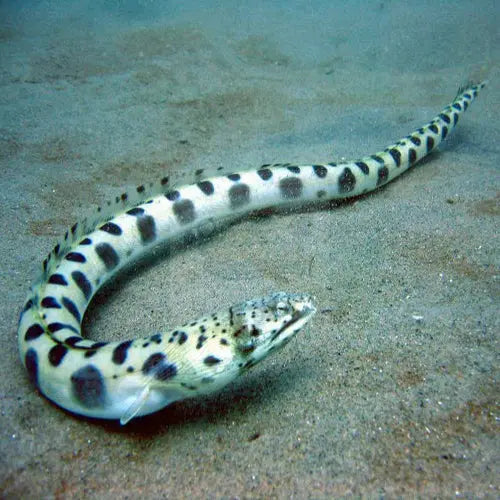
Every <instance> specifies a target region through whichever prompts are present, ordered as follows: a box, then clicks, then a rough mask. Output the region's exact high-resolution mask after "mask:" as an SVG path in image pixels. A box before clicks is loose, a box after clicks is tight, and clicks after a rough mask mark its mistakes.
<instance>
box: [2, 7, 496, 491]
mask: <svg viewBox="0 0 500 500" xmlns="http://www.w3.org/2000/svg"><path fill="white" fill-rule="evenodd" d="M499 18H500V15H499V9H498V5H496V2H494V1H487V0H483V1H477V2H469V1H460V2H453V3H451V2H441V1H430V0H427V1H420V2H391V1H379V2H365V1H360V0H358V1H352V2H340V1H339V2H336V1H331V0H330V1H318V2H314V3H312V2H306V1H287V2H285V1H283V2H278V1H277V2H263V1H262V2H261V1H257V2H252V4H251V6H241V5H238V4H237V2H231V1H229V0H226V1H217V2H202V3H201V4H200V2H195V1H191V0H189V1H184V2H182V3H174V2H159V1H153V0H151V1H147V0H142V1H141V0H137V1H135V2H134V1H131V0H129V1H122V2H110V1H100V2H49V1H46V2H23V3H22V5H20V3H18V2H3V3H2V4H1V5H0V85H1V89H2V91H1V93H0V172H1V177H0V183H1V189H0V196H1V206H2V210H1V212H0V218H1V227H2V229H3V234H2V238H1V239H0V245H1V255H2V264H1V274H0V287H1V288H0V290H1V296H2V297H3V300H2V301H0V311H1V317H2V318H3V321H2V323H1V325H0V340H1V342H2V356H1V357H0V371H1V374H2V376H1V377H0V398H1V400H0V401H1V414H2V425H1V426H0V427H1V430H0V451H1V453H0V496H2V498H40V497H43V498H73V497H75V498H82V497H88V498H117V497H120V498H124V497H126V498H138V497H142V498H144V497H145V498H148V497H149V498H182V497H186V496H190V497H193V498H291V497H293V498H308V497H312V498H331V497H340V496H347V495H349V494H354V495H356V496H359V495H363V496H381V497H389V498H390V497H394V496H396V495H403V496H414V495H422V496H446V497H451V496H455V497H459V498H461V497H486V498H487V497H490V498H495V497H498V494H499V492H498V486H499V481H498V477H499V467H498V464H499V449H500V447H499V439H498V396H499V391H498V352H499V346H498V333H499V331H500V329H499V320H498V308H499V288H498V266H499V260H500V259H499V242H498V233H499V230H498V229H499V225H498V216H499V214H500V196H499V186H500V182H499V181H500V176H499V168H498V158H499V146H498V144H499V137H500V130H499V121H498V102H500V87H499V83H498V82H499V81H500V74H499V73H500V71H499V64H498V63H499V60H500V57H499V52H500V50H499V49H500V43H499V42H500V40H499V35H498V26H499V25H500V19H499ZM469 78H488V79H489V81H490V83H489V85H488V87H487V88H486V89H485V90H484V91H483V92H482V93H481V95H480V96H479V98H478V100H477V101H476V102H474V104H473V105H472V106H471V108H470V110H469V111H468V112H467V113H466V115H465V116H464V117H463V118H462V119H461V123H460V124H459V126H458V128H457V130H456V131H455V133H454V134H453V135H452V136H451V137H449V139H447V141H446V142H445V143H444V144H443V145H442V146H441V147H440V148H439V151H438V152H436V153H434V154H432V155H431V156H430V157H429V158H428V159H427V160H425V161H423V162H422V163H421V164H420V165H419V166H418V167H416V168H414V169H412V170H411V171H410V172H408V173H407V174H405V175H404V176H403V177H402V178H399V179H398V180H396V181H395V182H393V183H391V184H389V185H387V186H386V187H384V188H383V189H380V190H378V191H376V192H374V193H372V194H370V195H368V196H364V197H361V198H358V199H356V200H354V201H349V202H345V203H340V204H338V205H332V206H328V207H325V206H322V207H321V208H317V207H316V208H312V209H310V210H302V211H298V212H297V211H295V212H293V213H289V214H287V213H278V214H271V215H269V216H268V217H257V218H256V217H254V218H250V219H248V220H246V221H243V222H242V223H240V224H237V225H235V226H233V227H230V228H228V229H227V231H223V232H221V233H219V234H216V235H214V236H213V237H211V238H210V239H207V240H206V241H201V242H198V243H197V244H194V245H191V246H189V247H188V248H186V249H181V250H179V251H176V252H174V253H173V254H171V255H155V256H154V257H155V258H153V259H149V263H148V264H149V265H141V264H140V263H138V264H137V265H136V266H135V267H134V268H132V269H131V270H129V271H128V272H127V273H126V274H125V275H123V276H122V277H120V278H118V279H117V280H115V281H113V282H112V283H110V284H109V286H107V287H106V288H105V289H104V290H103V291H102V293H100V294H99V295H98V296H97V297H96V298H95V300H94V303H93V305H92V306H91V308H90V310H89V312H88V315H87V318H86V320H85V329H86V333H87V336H89V337H90V338H93V339H99V340H117V339H120V338H129V337H135V336H144V335H148V334H150V333H153V332H154V331H158V330H166V329H167V328H171V327H174V326H176V325H177V324H180V323H184V322H185V321H188V320H190V319H195V318H197V317H199V316H200V315H202V314H203V313H207V312H208V313H210V312H213V311H216V310H218V309H221V308H225V307H227V306H229V305H230V304H232V303H235V302H238V301H241V300H245V299H249V298H253V297H258V296H261V295H265V294H268V293H269V292H271V291H276V290H286V291H303V292H308V293H311V294H313V295H314V296H315V297H316V301H317V305H318V309H319V312H318V313H317V315H316V316H315V318H314V319H313V321H312V323H311V324H310V325H309V326H308V327H307V328H306V329H305V331H303V332H301V333H300V334H299V335H298V336H297V337H296V338H295V339H294V340H293V341H292V342H291V343H290V344H289V345H288V346H287V348H286V349H285V350H283V351H281V352H279V353H278V354H277V355H276V356H274V357H272V358H269V359H268V360H266V361H265V362H263V363H262V364H260V365H259V366H257V367H256V368H255V369H254V370H253V371H251V372H249V373H248V374H247V375H245V376H244V377H242V378H240V379H239V380H237V381H236V382H235V383H233V384H231V385H230V386H228V387H227V388H226V389H225V390H223V391H222V392H221V393H219V394H215V395H213V396H210V397H205V398H200V399H193V400H189V401H184V402H179V403H176V404H174V405H172V406H171V407H169V408H166V409H165V410H163V411H161V412H159V413H157V414H154V415H152V416H149V417H145V418H141V419H137V420H134V421H132V422H131V423H130V424H129V425H127V426H126V427H120V426H119V425H118V424H117V423H114V422H103V421H93V420H90V419H85V418H81V417H76V416H72V415H70V414H68V413H66V412H64V411H62V410H60V409H59V408H57V407H55V406H54V405H52V404H51V403H49V402H48V401H47V400H45V399H44V398H43V397H41V396H40V395H39V394H37V393H36V391H35V390H34V388H33V387H32V386H31V385H30V384H29V382H28V379H27V376H26V374H25V371H24V368H23V367H22V365H21V363H20V362H19V359H18V353H17V341H16V323H17V317H18V314H19V311H20V308H21V305H22V304H23V300H24V298H25V295H26V293H27V290H28V287H29V285H30V282H31V281H32V280H33V279H34V277H35V276H36V274H37V272H38V269H39V266H40V264H41V262H42V260H43V258H44V256H45V255H46V254H47V253H48V251H49V250H50V249H51V248H52V247H53V245H54V244H55V242H56V241H57V238H58V237H59V236H61V235H63V234H64V232H65V231H66V229H67V227H69V226H71V224H72V223H73V222H75V221H76V220H78V219H80V218H82V216H84V215H86V214H88V213H89V212H90V211H91V210H92V209H93V208H95V207H96V206H97V205H99V204H102V203H103V200H106V199H113V198H114V197H115V196H116V195H119V194H120V193H121V192H122V191H123V189H124V188H125V187H127V186H129V187H130V186H135V185H138V184H142V183H144V182H148V181H149V180H156V179H159V178H161V177H163V176H164V175H170V176H171V178H172V179H173V180H174V182H191V181H193V180H196V179H198V178H199V175H198V176H197V175H196V172H197V171H200V170H201V169H204V173H203V174H202V175H206V173H209V172H213V171H215V170H216V169H217V168H218V167H220V166H222V167H224V171H226V172H230V171H237V170H241V169H246V168H255V167H258V166H260V165H261V164H263V163H273V162H293V163H299V164H300V163H302V164H308V163H309V164H310V163H320V162H328V161H333V160H339V159H342V158H357V157H359V156H362V155H364V154H369V153H374V152H375V151H377V150H379V149H381V148H384V147H385V146H386V145H388V144H390V143H391V142H393V141H395V140H397V139H399V138H400V137H403V136H405V135H406V134H407V133H409V132H410V131H411V130H413V129H414V128H417V127H419V126H421V125H423V124H424V123H425V122H426V121H427V120H429V119H430V118H432V117H433V116H434V115H435V114H436V113H437V112H438V111H439V110H440V109H441V108H442V107H443V106H444V105H446V104H448V103H449V102H450V101H451V99H452V98H453V97H454V95H455V92H456V90H457V88H458V86H459V85H461V84H463V83H464V82H466V81H467V80H468V79H469Z"/></svg>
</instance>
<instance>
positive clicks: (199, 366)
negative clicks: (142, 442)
mask: <svg viewBox="0 0 500 500" xmlns="http://www.w3.org/2000/svg"><path fill="white" fill-rule="evenodd" d="M484 85H485V83H479V84H477V85H474V84H470V85H468V86H466V87H464V88H462V89H460V90H459V93H458V95H457V96H456V98H455V99H454V100H453V102H452V103H451V104H449V105H448V106H446V107H445V108H444V109H443V110H442V111H441V112H440V113H439V114H438V115H437V116H436V117H435V118H434V119H433V120H432V121H430V122H429V123H427V124H426V125H424V126H423V127H422V128H419V129H418V130H415V131H414V132H412V133H411V134H410V135H408V136H406V137H404V138H403V139H401V140H399V141H398V142H396V143H395V144H392V145H390V146H389V147H387V148H386V149H384V150H383V151H380V152H378V153H376V154H373V155H371V156H366V157H363V158H361V159H359V160H357V161H352V162H342V163H333V162H332V163H328V164H321V165H320V164H317V165H301V166H299V165H292V164H289V163H286V164H273V165H263V166H261V167H259V168H257V169H255V170H248V171H242V172H238V173H232V174H230V175H220V176H217V177H211V178H207V179H204V180H201V181H200V182H197V183H193V184H189V185H185V186H181V187H176V188H172V187H170V186H169V184H168V182H167V179H166V178H165V179H162V181H161V183H160V184H161V185H162V189H161V190H160V192H159V193H157V194H155V195H154V196H153V195H152V193H149V195H148V193H146V190H145V189H144V188H143V187H142V186H139V187H138V188H137V190H138V192H139V193H141V192H144V197H143V199H142V200H139V201H137V202H134V203H133V204H132V205H131V204H130V203H128V202H127V198H128V197H127V195H126V194H124V195H122V196H121V197H119V199H118V198H117V201H119V202H120V203H119V204H118V209H117V213H116V214H115V215H113V216H111V217H108V216H106V217H104V218H103V217H99V216H97V218H96V220H94V221H84V222H81V223H77V224H75V225H74V226H73V227H71V229H70V230H68V232H67V233H66V235H65V237H64V239H63V240H62V241H61V242H60V243H58V244H57V245H56V246H55V247H54V249H53V250H52V251H51V252H50V254H49V255H48V257H47V258H46V259H45V261H44V262H43V266H42V267H43V269H42V272H41V275H40V277H39V278H38V279H37V281H36V282H35V283H34V284H33V286H32V287H31V289H30V292H29V295H28V297H27V300H26V302H25V304H24V307H23V309H22V312H21V315H20V320H19V328H18V343H19V352H20V356H21V360H22V362H23V364H24V366H25V367H26V370H27V372H28V375H29V378H30V380H31V381H32V382H33V384H34V385H35V386H36V387H37V388H38V390H39V391H40V392H41V393H42V394H44V395H45V396H46V397H47V398H48V399H50V400H51V401H53V402H54V403H56V404H57V405H59V406H61V407H63V408H65V409H67V410H69V411H71V412H74V413H77V414H81V415H86V416H90V417H97V418H106V419H119V420H120V421H121V423H122V424H125V423H127V422H128V421H129V420H130V419H132V418H134V417H136V416H140V415H146V414H149V413H152V412H155V411H157V410H159V409H161V408H163V407H165V406H167V405H168V404H170V403H172V402H173V401H177V400H181V399H184V398H189V397H193V396H197V395H200V394H206V393H209V392H212V391H215V390H218V389H220V388H221V387H223V386H224V385H226V384H227V383H228V382H230V381H232V380H234V379H235V378H236V377H237V376H238V375H239V374H241V373H242V372H244V371H246V370H247V369H248V368H250V367H252V366H254V365H255V364H256V363H257V362H258V361H260V360H261V359H263V358H265V357H266V356H267V355H268V354H269V353H271V352H273V351H275V350H277V349H278V348H280V347H282V346H283V345H285V344H286V343H287V342H288V341H289V340H290V339H291V338H292V336H293V335H294V334H295V333H297V332H298V331H299V330H300V329H301V328H302V327H303V326H304V325H305V323H307V322H308V321H309V319H310V318H311V317H312V316H313V314H314V312H315V307H314V305H313V303H312V299H311V297H310V296H308V295H306V294H290V293H283V292H281V293H275V294H272V295H269V296H268V297H264V298H260V299H256V300H252V301H248V302H244V303H241V304H237V305H233V306H232V307H227V308H226V309H223V310H222V311H220V312H217V313H214V314H211V315H208V316H206V317H204V318H200V319H198V320H196V321H192V322H189V323H186V324H185V325H183V326H181V327H178V328H176V329H174V330H171V331H168V332H165V333H155V334H154V335H151V336H150V337H147V338H136V339H125V340H122V341H119V342H109V343H106V342H94V341H91V340H88V339H84V338H82V336H81V321H82V318H83V315H84V313H85V310H86V309H87V307H88V305H89V303H90V301H91V300H92V297H93V296H94V294H95V293H96V292H97V290H98V289H99V288H100V287H101V286H102V285H103V284H104V283H105V282H106V281H107V280H109V279H110V278H111V277H113V276H114V275H115V274H116V273H117V272H119V271H120V269H122V268H123V267H124V266H126V265H127V264H128V263H130V262H131V261H132V260H133V259H137V258H139V257H140V256H141V255H143V254H144V253H146V252H147V251H149V250H151V249H152V248H153V247H154V246H156V245H160V244H162V243H165V242H168V241H171V240H172V239H175V238H179V237H180V236H182V235H185V234H188V233H189V232H190V231H193V230H195V229H196V228H197V227H201V226H203V224H206V223H209V222H211V221H218V220H221V219H224V218H227V217H236V216H243V215H245V214H247V213H249V212H252V211H255V210H258V209H263V208H269V207H279V206H296V205H304V204H308V203H314V202H318V201H325V200H331V199H338V198H347V197H351V196H357V195H360V194H363V193H366V192H369V191H372V190H374V189H376V188H378V187H379V186H382V185H384V184H386V183H388V182H390V181H391V180H393V179H394V178H396V177H398V176H399V175H400V174H402V173H403V172H404V171H405V170H407V169H408V168H410V167H412V166H413V165H415V164H416V163H417V162H418V161H419V160H421V159H422V158H424V157H425V156H427V155H428V154H429V153H431V152H432V151H433V150H434V149H435V148H436V147H437V146H438V145H439V144H440V142H441V141H443V140H444V139H445V138H446V137H447V135H448V134H449V133H450V132H451V131H452V130H453V129H454V128H455V126H456V125H457V122H458V119H459V117H460V116H461V115H462V113H464V111H465V110H466V109H467V107H468V106H469V104H470V103H471V102H472V101H473V100H474V99H475V98H476V96H477V94H478V92H479V90H480V89H482V88H483V87H484Z"/></svg>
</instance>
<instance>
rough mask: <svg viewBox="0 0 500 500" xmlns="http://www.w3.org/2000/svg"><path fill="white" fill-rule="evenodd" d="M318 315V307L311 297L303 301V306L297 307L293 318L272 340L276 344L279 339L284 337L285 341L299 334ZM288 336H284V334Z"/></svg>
mask: <svg viewBox="0 0 500 500" xmlns="http://www.w3.org/2000/svg"><path fill="white" fill-rule="evenodd" d="M315 313H316V307H314V304H313V302H312V299H311V298H310V297H307V299H306V300H303V301H302V304H301V305H297V306H296V309H295V311H294V312H293V313H292V317H291V318H290V320H289V321H287V322H286V323H285V324H284V325H283V326H282V327H281V328H280V329H279V330H278V331H277V332H275V333H274V335H273V336H272V338H271V341H272V342H274V341H275V340H276V339H277V338H279V337H282V336H283V337H284V339H286V338H288V337H291V336H292V335H293V334H295V333H297V332H298V331H299V330H300V329H301V328H302V327H303V326H304V325H305V324H306V323H307V322H308V321H309V320H310V319H311V318H312V317H313V316H314V314H315ZM284 333H285V334H286V335H283V334H284Z"/></svg>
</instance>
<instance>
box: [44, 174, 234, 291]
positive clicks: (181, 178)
mask: <svg viewBox="0 0 500 500" xmlns="http://www.w3.org/2000/svg"><path fill="white" fill-rule="evenodd" d="M231 172H232V171H231ZM231 172H230V171H229V170H227V169H225V168H224V167H221V166H214V167H209V168H203V169H202V168H200V169H196V170H194V171H192V172H187V171H183V170H172V171H169V172H167V173H165V175H164V176H163V177H161V178H160V179H157V180H156V181H154V182H151V181H150V182H147V183H144V184H140V185H139V186H136V187H134V188H131V189H128V190H126V191H123V192H122V193H120V194H118V195H116V197H115V198H114V199H113V200H107V201H105V202H104V203H102V204H100V205H98V207H97V208H96V209H95V210H94V211H93V212H91V213H90V214H89V215H88V216H86V217H84V218H82V219H81V220H80V221H79V222H77V223H75V224H73V226H71V228H70V229H68V230H67V231H66V233H65V234H64V236H63V238H61V239H60V240H59V241H58V242H57V244H56V245H55V246H54V248H53V249H52V250H51V251H50V252H49V254H48V255H47V257H46V259H45V260H44V261H43V265H42V266H43V269H42V275H41V277H40V279H39V280H38V282H40V281H43V280H44V279H45V278H46V277H47V276H48V275H50V274H51V273H52V272H53V270H54V268H55V267H56V266H57V264H58V263H59V262H60V260H61V259H62V258H63V257H64V255H66V254H67V253H68V252H69V251H70V250H71V249H72V248H73V247H75V246H76V245H78V244H79V243H80V241H82V240H83V239H84V238H85V236H86V235H87V234H89V233H91V232H92V231H94V230H95V228H96V227H98V226H100V225H102V224H104V223H106V222H108V221H109V220H110V219H112V218H113V217H115V216H116V215H119V214H121V213H124V212H126V211H127V210H130V209H131V208H134V207H136V206H137V205H140V204H142V203H146V202H147V201H148V200H151V199H153V198H154V197H156V196H159V195H163V194H165V193H167V192H168V191H171V190H173V189H176V188H178V187H179V186H183V185H186V184H192V183H194V182H199V181H200V180H202V179H205V178H207V177H213V176H215V175H224V174H226V173H231Z"/></svg>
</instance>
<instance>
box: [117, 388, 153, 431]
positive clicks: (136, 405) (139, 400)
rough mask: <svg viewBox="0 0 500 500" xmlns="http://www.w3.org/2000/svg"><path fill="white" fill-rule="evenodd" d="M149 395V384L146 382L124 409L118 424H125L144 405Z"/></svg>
mask: <svg viewBox="0 0 500 500" xmlns="http://www.w3.org/2000/svg"><path fill="white" fill-rule="evenodd" d="M148 396H149V384H146V386H145V387H144V389H142V391H140V392H138V394H137V397H136V399H135V400H134V402H133V403H132V404H131V405H130V406H129V407H128V408H127V409H126V410H125V413H124V414H123V415H122V416H121V417H120V424H122V425H125V424H127V423H128V422H130V420H132V419H133V418H134V417H135V416H136V415H137V414H138V413H139V411H140V409H141V408H142V407H143V406H144V403H145V402H146V401H147V399H148Z"/></svg>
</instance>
